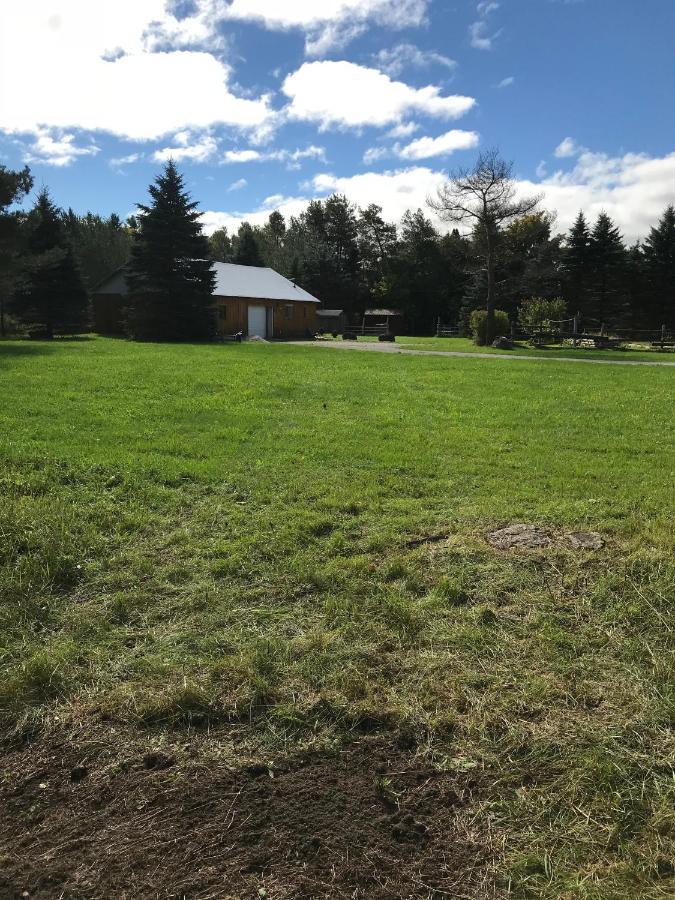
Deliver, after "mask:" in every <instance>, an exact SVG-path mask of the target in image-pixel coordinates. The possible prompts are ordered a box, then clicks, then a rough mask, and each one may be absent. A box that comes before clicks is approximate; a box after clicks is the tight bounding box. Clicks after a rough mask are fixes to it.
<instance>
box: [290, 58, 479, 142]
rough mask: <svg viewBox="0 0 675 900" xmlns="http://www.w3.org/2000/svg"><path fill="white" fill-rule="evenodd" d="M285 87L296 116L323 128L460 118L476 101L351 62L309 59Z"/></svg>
mask: <svg viewBox="0 0 675 900" xmlns="http://www.w3.org/2000/svg"><path fill="white" fill-rule="evenodd" d="M283 91H284V93H285V94H286V96H287V97H289V98H290V101H291V102H290V105H289V107H288V116H289V117H290V118H291V119H301V120H305V121H311V122H317V123H318V124H319V126H320V127H321V128H322V129H327V128H330V127H331V126H335V127H342V128H360V127H363V126H366V125H371V126H382V125H388V124H390V123H396V122H399V121H400V120H401V119H402V118H403V117H404V116H405V115H406V114H407V113H410V112H421V113H425V114H426V115H429V116H437V117H439V118H444V119H454V118H458V117H459V116H462V115H464V114H465V113H466V112H468V111H469V110H470V109H471V108H472V107H473V106H474V105H475V102H476V101H475V100H474V99H473V98H472V97H462V96H458V95H449V96H441V94H440V89H439V88H438V87H435V86H433V85H427V87H423V88H413V87H410V86H409V85H407V84H404V83H403V82H402V81H392V79H391V78H389V76H388V75H385V74H384V73H382V72H379V71H378V70H377V69H370V68H366V67H365V66H359V65H356V64H355V63H351V62H347V61H345V60H342V61H339V62H328V61H325V62H313V63H304V64H303V65H302V66H301V67H300V68H299V69H298V70H297V71H296V72H293V73H292V74H291V75H289V76H288V77H287V78H286V80H285V81H284V84H283Z"/></svg>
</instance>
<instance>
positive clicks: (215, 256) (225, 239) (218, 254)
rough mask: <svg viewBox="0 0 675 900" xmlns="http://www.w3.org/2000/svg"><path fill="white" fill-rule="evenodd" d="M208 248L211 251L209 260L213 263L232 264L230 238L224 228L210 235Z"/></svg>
mask: <svg viewBox="0 0 675 900" xmlns="http://www.w3.org/2000/svg"><path fill="white" fill-rule="evenodd" d="M209 247H210V249H211V259H212V260H213V261H214V262H222V263H229V262H232V238H231V237H230V236H229V234H228V233H227V228H225V226H223V227H222V228H219V229H218V230H217V231H214V232H213V234H212V235H210V237H209Z"/></svg>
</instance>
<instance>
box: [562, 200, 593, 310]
mask: <svg viewBox="0 0 675 900" xmlns="http://www.w3.org/2000/svg"><path fill="white" fill-rule="evenodd" d="M563 260H564V289H563V290H564V295H565V300H566V301H567V308H568V310H569V311H570V312H574V313H576V312H580V313H581V314H582V316H584V315H586V316H589V315H590V290H591V281H592V274H593V273H592V265H591V233H590V231H589V228H588V225H587V223H586V218H585V216H584V214H583V212H580V213H579V215H578V216H577V218H576V221H575V223H574V225H573V226H572V228H571V229H570V232H569V234H568V236H567V239H566V241H565V250H564V255H563Z"/></svg>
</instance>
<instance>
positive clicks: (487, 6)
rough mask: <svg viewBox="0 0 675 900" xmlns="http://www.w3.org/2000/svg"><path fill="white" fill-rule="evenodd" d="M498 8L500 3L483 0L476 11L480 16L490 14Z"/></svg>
mask: <svg viewBox="0 0 675 900" xmlns="http://www.w3.org/2000/svg"><path fill="white" fill-rule="evenodd" d="M498 9H499V3H494V2H491V0H481V2H480V3H479V4H478V5H477V6H476V11H477V12H478V15H479V16H489V15H490V13H492V12H496V11H497V10H498Z"/></svg>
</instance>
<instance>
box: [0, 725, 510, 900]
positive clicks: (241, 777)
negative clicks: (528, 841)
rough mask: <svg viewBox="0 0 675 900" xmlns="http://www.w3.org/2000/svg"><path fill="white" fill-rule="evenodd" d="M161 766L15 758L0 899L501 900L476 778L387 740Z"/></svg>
mask: <svg viewBox="0 0 675 900" xmlns="http://www.w3.org/2000/svg"><path fill="white" fill-rule="evenodd" d="M153 759H154V758H153V757H151V756H148V755H146V757H145V758H144V757H142V756H141V757H139V758H138V759H137V760H134V761H133V763H132V764H131V765H130V766H129V767H128V768H126V770H125V769H122V770H121V771H120V770H117V771H112V772H111V771H110V770H100V771H97V768H96V765H95V764H93V763H88V764H87V766H86V767H85V766H82V765H81V764H80V761H81V756H79V755H78V751H77V748H75V747H72V746H68V745H66V746H61V747H59V748H57V749H54V748H51V749H49V748H46V747H43V746H40V745H32V746H29V747H27V748H25V749H23V750H17V751H13V752H11V753H6V754H5V755H4V757H3V762H2V772H3V775H2V779H0V804H1V813H0V897H1V898H2V900H5V898H8V900H9V898H20V897H29V898H50V900H51V898H64V900H70V898H73V900H74V898H77V900H84V898H86V900H99V898H100V900H103V898H106V900H108V898H121V900H127V898H129V900H130V898H134V900H141V898H165V900H168V898H171V900H179V898H181V900H182V898H186V900H209V898H214V900H215V898H218V900H228V898H230V900H233V898H237V900H238V898H254V900H260V898H270V900H290V898H294V900H295V898H297V900H300V898H307V900H309V898H329V897H330V898H366V897H367V898H375V900H385V898H386V900H396V898H427V900H430V898H446V897H452V898H470V897H480V898H487V897H491V896H493V894H492V891H491V888H490V885H489V877H488V874H487V873H488V867H489V864H490V852H489V847H488V845H487V841H486V837H485V835H483V834H481V832H480V829H479V828H478V826H477V825H475V824H474V822H475V820H474V818H473V814H472V812H473V810H474V809H475V807H476V805H477V804H478V803H479V802H480V798H481V794H482V787H481V782H480V778H479V777H478V776H476V775H475V774H473V773H468V774H461V773H452V772H440V771H437V770H435V769H433V768H430V767H429V766H428V764H426V763H425V762H424V761H423V760H422V759H420V758H418V757H415V755H414V752H413V751H409V750H406V749H402V748H401V746H400V742H399V743H398V744H397V743H396V741H394V740H392V739H391V738H390V737H388V738H386V739H385V738H382V737H368V738H365V739H363V740H361V741H359V742H357V743H355V744H353V745H351V746H350V747H348V748H347V749H345V750H342V751H340V752H336V753H335V754H315V755H310V756H306V757H296V758H291V759H288V760H286V761H282V762H277V763H276V764H275V765H274V766H269V765H268V764H267V763H266V762H264V761H261V762H260V763H259V764H256V765H249V766H247V767H246V768H243V769H239V770H236V771H233V770H230V769H227V768H225V767H224V766H222V765H211V766H204V765H199V764H198V763H197V762H194V761H193V762H192V763H190V764H188V765H183V764H182V763H180V762H176V761H175V760H174V759H173V758H172V757H171V756H162V757H161V765H160V764H157V765H153V764H152V763H153ZM155 762H156V760H155Z"/></svg>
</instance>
